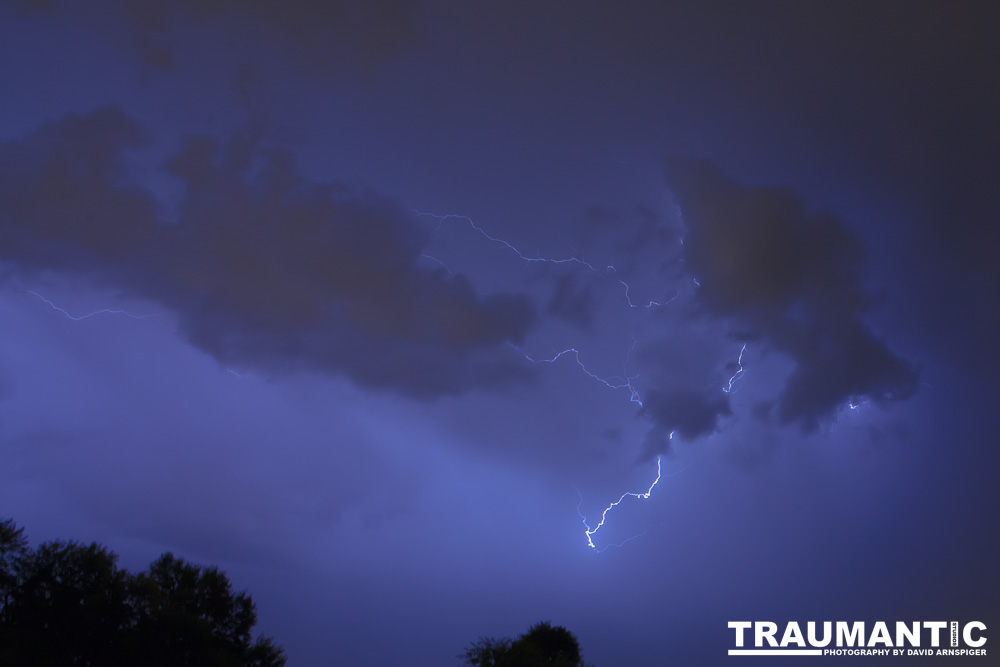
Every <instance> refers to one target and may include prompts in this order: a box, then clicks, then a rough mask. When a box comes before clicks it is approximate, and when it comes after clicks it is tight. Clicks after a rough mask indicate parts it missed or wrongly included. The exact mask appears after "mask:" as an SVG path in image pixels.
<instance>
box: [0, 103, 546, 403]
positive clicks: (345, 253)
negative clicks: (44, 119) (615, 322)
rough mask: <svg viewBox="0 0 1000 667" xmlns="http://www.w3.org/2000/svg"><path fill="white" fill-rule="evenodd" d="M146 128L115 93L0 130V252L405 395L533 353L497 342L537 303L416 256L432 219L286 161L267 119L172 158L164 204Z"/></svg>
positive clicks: (451, 389) (191, 325)
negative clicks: (489, 290)
mask: <svg viewBox="0 0 1000 667" xmlns="http://www.w3.org/2000/svg"><path fill="white" fill-rule="evenodd" d="M142 141H143V131H142V128H141V127H140V126H139V124H138V123H136V122H135V121H134V120H132V119H131V118H129V117H128V116H127V115H126V114H125V113H123V112H122V111H121V110H119V109H116V108H109V109H103V110H99V111H95V112H93V113H90V114H87V115H69V116H66V117H65V118H63V119H62V120H60V121H59V122H56V123H50V124H48V125H45V126H43V127H42V128H41V129H40V130H39V131H38V132H37V133H35V134H34V135H33V136H31V137H29V138H28V139H26V140H23V141H10V142H6V143H4V144H2V145H0V261H2V262H4V263H6V264H7V265H8V267H9V268H10V269H11V270H13V271H15V272H22V273H23V272H31V271H37V270H57V271H64V272H72V273H74V274H84V275H86V276H88V277H91V278H94V279H97V280H100V281H102V282H103V283H104V284H106V285H109V286H111V287H114V288H117V289H119V290H122V291H125V292H128V293H131V294H134V295H137V296H140V297H144V298H149V299H155V300H157V301H160V302H162V303H163V304H165V305H166V306H168V307H169V308H171V309H172V310H174V311H175V312H176V313H177V315H178V317H179V321H180V327H181V330H182V331H183V333H184V334H185V335H186V336H187V337H188V338H189V340H190V341H191V342H193V343H194V344H195V345H197V346H198V347H200V348H202V349H204V350H206V351H207V352H209V353H210V354H212V355H213V356H214V357H216V358H217V359H218V360H219V361H220V362H221V363H224V364H228V365H236V366H241V367H254V368H262V369H265V370H268V371H273V372H288V371H296V370H306V371H314V370H320V371H325V372H328V373H331V374H346V375H347V376H349V377H350V378H351V379H353V380H354V381H356V382H357V383H359V384H361V385H364V386H369V387H378V388H388V389H394V390H397V391H400V392H402V393H405V394H407V395H411V396H424V397H428V396H434V395H440V394H456V393H460V392H462V391H464V390H466V389H468V388H470V387H473V386H490V385H495V384H499V383H505V382H509V381H511V380H513V379H515V378H518V377H520V376H521V375H522V374H523V373H524V372H525V371H524V370H523V365H522V364H516V363H515V362H514V358H513V357H511V355H509V353H507V352H506V350H507V346H506V345H505V344H506V343H513V344H515V345H520V344H521V343H522V342H523V340H524V336H525V334H526V332H527V331H528V330H529V328H530V327H531V326H532V325H533V324H534V322H535V319H536V315H535V311H534V308H533V306H532V304H531V302H530V301H529V300H528V299H527V297H525V296H523V295H512V294H497V295H492V296H488V297H486V298H479V297H478V296H477V295H476V294H475V293H474V291H473V289H472V287H471V286H470V285H469V283H468V281H467V280H466V279H465V278H464V277H462V276H453V277H452V276H448V275H447V274H446V273H445V272H442V271H428V270H423V269H421V268H418V266H417V264H418V262H419V258H420V254H421V249H422V247H423V245H424V244H425V243H426V241H427V237H426V233H425V232H424V231H422V229H421V228H420V227H419V226H418V225H417V224H416V223H415V221H414V220H413V219H412V217H411V215H410V214H409V213H407V212H406V211H404V210H403V209H402V208H401V207H400V206H399V204H397V203H396V202H395V201H393V200H391V199H387V198H385V197H382V196H379V195H377V194H374V193H370V192H355V191H353V190H351V189H349V188H347V187H344V186H340V185H337V184H327V185H317V184H312V183H308V182H306V181H304V180H302V179H301V178H300V177H299V176H298V175H297V174H296V172H295V168H294V160H293V157H292V156H291V155H290V154H289V153H287V152H285V151H283V150H281V149H276V148H273V147H267V146H265V145H264V143H263V142H262V141H261V138H260V135H259V133H257V134H255V133H252V132H243V133H240V134H237V135H236V136H235V137H234V138H232V139H231V140H229V141H228V142H226V143H219V142H218V141H216V140H215V139H212V138H208V137H199V138H191V139H189V140H187V141H186V142H185V144H184V146H183V148H182V149H181V150H180V151H178V152H177V153H176V154H175V155H174V156H173V157H171V158H170V159H169V160H168V162H167V163H166V170H167V172H168V173H170V174H171V175H172V176H174V177H175V178H176V179H178V180H179V181H180V182H181V183H182V184H183V186H184V189H185V193H184V195H183V198H182V199H181V201H180V203H179V205H178V207H177V209H176V214H175V215H174V216H173V219H171V221H169V222H167V221H164V220H162V219H160V218H159V217H158V216H157V214H156V211H157V205H158V202H157V200H156V199H155V198H154V196H153V195H152V193H151V192H150V191H149V190H147V189H145V188H144V187H143V186H142V185H141V184H138V183H135V182H132V181H130V180H129V176H128V170H127V168H126V161H127V159H126V158H127V151H128V149H130V148H134V147H138V146H140V145H141V143H142Z"/></svg>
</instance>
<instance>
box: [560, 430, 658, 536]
mask: <svg viewBox="0 0 1000 667" xmlns="http://www.w3.org/2000/svg"><path fill="white" fill-rule="evenodd" d="M670 437H671V438H673V437H674V434H673V433H671V434H670ZM660 476H661V468H660V457H659V456H657V457H656V479H654V480H653V483H652V484H650V485H649V488H648V489H646V490H645V491H644V492H641V493H635V492H632V491H626V492H625V493H623V494H622V495H621V498H619V499H618V500H616V501H614V502H613V503H611V504H610V505H608V506H607V507H605V508H604V511H603V512H602V513H601V521H600V523H598V524H597V525H596V526H594V527H593V528H591V527H590V524H589V523H588V522H587V517H585V516H584V515H583V513H582V512H581V511H580V505H577V506H576V513H577V514H579V515H580V520H581V521H582V522H583V527H584V529H585V531H584V534H585V535H586V536H587V546H589V547H590V548H591V549H595V550H597V551H603V549H597V546H596V545H595V544H594V539H593V538H594V534H595V533H596V532H597V531H599V530H600V529H601V526H603V525H604V522H605V520H606V519H607V518H608V512H610V511H611V510H613V509H614V508H616V507H618V505H620V504H621V503H622V501H623V500H625V499H626V498H628V497H632V498H638V499H639V500H647V499H649V496H650V494H651V493H653V488H654V487H655V486H656V484H657V483H658V482H659V481H660ZM580 502H581V504H582V502H583V499H582V498H581V499H580ZM648 530H649V529H647V530H646V532H648ZM642 534H645V533H641V534H640V535H642ZM640 535H635V536H633V537H630V538H629V539H627V540H625V542H622V543H621V544H619V545H608V546H621V545H622V544H625V543H626V542H630V541H632V540H634V539H635V538H637V537H640ZM605 548H607V547H605Z"/></svg>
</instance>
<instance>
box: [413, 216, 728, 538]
mask: <svg viewBox="0 0 1000 667" xmlns="http://www.w3.org/2000/svg"><path fill="white" fill-rule="evenodd" d="M417 215H421V216H428V217H432V218H435V219H436V220H438V221H439V222H440V223H443V222H444V221H446V220H461V221H464V222H466V223H468V225H469V226H470V227H471V228H472V229H473V230H474V231H476V232H478V233H479V234H480V235H481V236H482V237H483V238H485V239H487V240H488V241H490V242H492V243H495V244H499V245H502V246H503V247H505V248H506V249H507V250H509V251H511V252H512V253H514V254H515V255H517V257H518V258H519V259H521V260H522V261H524V262H526V263H529V264H530V263H545V264H555V265H558V264H576V265H578V266H580V267H583V268H585V269H586V270H588V271H589V272H591V273H593V274H595V275H597V276H599V277H602V278H613V279H614V280H615V281H616V282H617V283H619V284H620V285H621V286H622V287H624V288H625V302H626V303H627V304H628V306H629V308H643V309H647V310H648V309H652V308H658V307H661V306H665V305H667V304H669V303H671V302H673V301H674V300H675V299H677V298H678V297H679V296H680V291H679V290H678V291H677V292H676V293H675V294H674V295H673V296H672V297H670V298H669V299H668V300H666V301H664V302H660V301H654V300H649V301H648V302H646V303H636V302H633V301H632V297H631V289H632V288H631V286H630V285H629V284H628V283H627V282H625V281H624V280H622V279H621V277H620V276H619V275H618V270H617V268H615V266H614V265H608V266H607V267H605V270H604V271H603V272H601V271H598V269H597V268H596V267H595V266H594V265H593V264H591V263H590V262H588V261H587V260H586V259H584V258H582V257H566V258H562V259H555V258H548V257H530V256H528V255H525V254H524V253H523V252H521V251H520V250H518V249H517V247H515V246H514V245H513V244H511V243H509V242H507V241H505V240H503V239H500V238H497V237H495V236H491V235H490V234H489V233H487V232H486V230H484V229H483V228H482V227H480V226H479V225H477V224H476V223H475V222H474V221H473V220H472V218H470V217H468V216H466V215H456V214H447V215H438V214H435V213H427V212H417ZM423 257H424V258H425V259H428V260H430V261H433V262H436V263H437V264H440V265H441V266H443V267H444V268H445V269H446V270H448V273H449V275H450V274H451V270H450V269H448V267H447V266H445V264H444V263H443V262H442V261H441V260H439V259H437V258H436V257H432V256H430V255H423ZM695 284H696V285H697V281H695ZM635 346H636V340H635V338H633V339H632V347H631V348H630V349H629V351H628V354H627V355H626V357H625V364H624V366H623V368H622V376H621V377H620V378H617V377H608V378H605V377H601V376H600V375H597V374H596V373H593V372H591V371H590V369H588V368H587V366H586V365H585V364H584V363H583V361H582V360H581V359H580V351H579V350H577V349H576V348H573V347H571V348H567V349H565V350H563V351H562V352H559V353H557V354H555V355H554V356H553V357H551V358H548V359H536V358H533V357H531V356H529V355H528V354H525V353H524V352H523V351H521V350H520V349H519V348H515V349H517V350H518V352H520V353H521V355H522V356H524V358H525V359H527V360H528V361H530V362H531V363H533V364H554V363H555V362H557V361H559V359H561V358H563V357H568V356H571V357H572V358H573V359H574V360H575V361H576V365H577V366H579V367H580V369H581V370H582V371H583V372H584V373H585V374H586V375H587V376H588V377H590V378H591V379H593V380H595V381H597V382H600V383H601V384H603V385H604V386H605V387H607V388H609V389H613V390H618V389H626V390H628V392H629V401H630V402H632V403H635V404H636V405H638V406H639V407H640V408H641V407H642V397H641V396H640V395H639V391H638V390H637V389H636V387H635V385H634V384H633V383H634V381H635V380H636V379H637V378H638V377H639V374H638V373H636V374H635V375H629V374H628V363H629V357H630V356H631V354H632V351H633V350H634V349H635ZM743 349H744V350H745V349H746V345H744V346H743ZM742 358H743V352H742V351H741V352H740V368H739V370H738V371H737V374H736V375H735V376H733V378H731V379H730V381H729V386H728V387H727V388H726V389H725V391H726V392H727V393H729V391H731V390H732V387H733V384H734V383H735V382H736V381H738V380H739V378H740V377H742V374H743V367H742ZM673 436H674V434H673V432H671V433H670V437H671V438H673ZM660 477H661V468H660V458H659V457H657V459H656V479H654V480H653V483H652V484H650V485H649V488H648V489H646V491H644V492H641V493H635V492H626V493H624V494H622V496H621V497H620V498H618V500H616V501H615V502H613V503H611V504H610V505H608V506H607V507H606V508H605V509H604V511H603V512H602V513H601V520H600V522H599V523H598V524H597V525H596V526H594V527H593V528H591V527H590V525H589V523H588V522H587V518H586V517H585V516H584V515H583V513H581V512H580V505H577V514H579V515H580V519H581V520H582V521H583V525H584V528H585V530H586V533H585V534H586V538H587V545H588V546H589V547H590V548H591V549H594V550H595V551H597V552H600V551H603V550H604V549H606V548H608V547H611V546H616V547H620V546H622V545H624V544H626V543H628V542H630V541H632V540H634V539H636V538H638V537H641V536H642V535H645V534H646V532H648V530H649V529H647V530H646V531H643V532H642V533H640V534H638V535H634V536H632V537H630V538H629V539H627V540H625V541H624V542H621V543H619V544H609V545H606V546H605V547H604V548H602V549H598V548H597V547H596V545H595V544H594V540H593V536H594V534H595V533H596V532H597V531H598V530H600V529H601V527H602V526H603V525H604V523H605V521H606V520H607V516H608V512H610V511H611V510H613V509H614V508H615V507H617V506H618V505H620V504H621V503H622V501H624V500H625V499H626V498H628V497H633V498H637V499H641V500H645V499H648V498H649V496H650V494H651V493H652V492H653V488H654V487H655V486H656V484H657V483H658V482H659V481H660ZM580 503H581V504H582V503H583V498H582V496H581V498H580Z"/></svg>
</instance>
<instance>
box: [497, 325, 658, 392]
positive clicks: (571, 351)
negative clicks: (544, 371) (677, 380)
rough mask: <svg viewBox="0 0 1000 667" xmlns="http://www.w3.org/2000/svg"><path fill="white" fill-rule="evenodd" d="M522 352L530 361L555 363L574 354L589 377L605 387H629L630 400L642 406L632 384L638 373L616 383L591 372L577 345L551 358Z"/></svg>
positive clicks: (534, 362) (633, 340)
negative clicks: (536, 357) (622, 381)
mask: <svg viewBox="0 0 1000 667" xmlns="http://www.w3.org/2000/svg"><path fill="white" fill-rule="evenodd" d="M632 347H633V348H635V339H634V338H633V339H632ZM515 349H517V348H515ZM518 352H520V350H518ZM631 352H632V350H629V353H630V354H631ZM521 354H522V355H523V356H524V358H525V359H527V360H528V361H530V362H531V363H533V364H554V363H555V362H557V361H559V359H560V358H562V357H563V356H565V355H568V354H572V355H573V358H574V359H576V365H577V366H579V367H580V368H581V369H583V372H584V373H586V374H587V375H588V376H589V377H591V378H593V379H595V380H597V381H598V382H600V383H601V384H603V385H604V386H605V387H607V388H609V389H628V390H629V392H630V393H631V397H630V398H629V401H630V402H631V403H636V404H638V405H639V407H640V408H641V407H642V398H641V397H640V396H639V392H638V391H637V390H636V388H635V387H634V386H632V380H635V379H636V378H638V377H639V376H638V375H632V376H629V375H626V376H625V382H624V383H622V384H614V383H612V382H611V380H610V379H607V378H602V377H601V376H600V375H596V374H594V373H591V372H590V371H589V370H587V367H586V366H585V365H584V364H583V362H582V361H580V352H579V350H577V349H576V348H575V347H571V348H568V349H565V350H563V351H562V352H560V353H559V354H557V355H556V356H554V357H552V358H551V359H534V358H532V357H530V356H528V355H527V354H525V353H524V352H521ZM625 363H626V365H628V358H627V357H626V360H625Z"/></svg>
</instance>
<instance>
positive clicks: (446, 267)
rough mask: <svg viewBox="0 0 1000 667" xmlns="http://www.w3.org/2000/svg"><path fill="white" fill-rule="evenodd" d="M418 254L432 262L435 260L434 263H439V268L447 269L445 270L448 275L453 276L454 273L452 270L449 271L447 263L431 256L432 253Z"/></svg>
mask: <svg viewBox="0 0 1000 667" xmlns="http://www.w3.org/2000/svg"><path fill="white" fill-rule="evenodd" d="M420 256H421V257H423V258H424V259H429V260H431V261H432V262H435V263H437V264H440V265H441V268H443V269H444V270H445V271H447V272H448V275H449V276H453V275H455V274H454V273H452V272H451V269H449V268H448V265H447V264H445V263H444V262H442V261H441V260H440V259H438V258H437V257H434V256H432V255H427V254H423V255H420Z"/></svg>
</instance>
